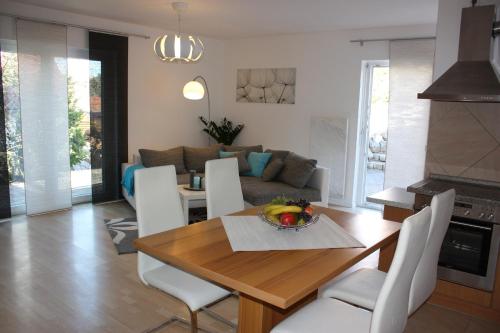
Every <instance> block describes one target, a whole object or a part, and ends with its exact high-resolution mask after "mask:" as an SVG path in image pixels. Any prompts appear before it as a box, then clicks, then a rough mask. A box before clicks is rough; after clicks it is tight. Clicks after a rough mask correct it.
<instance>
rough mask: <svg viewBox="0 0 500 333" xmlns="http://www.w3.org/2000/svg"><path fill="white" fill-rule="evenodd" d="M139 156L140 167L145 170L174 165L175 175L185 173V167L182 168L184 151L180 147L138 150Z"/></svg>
mask: <svg viewBox="0 0 500 333" xmlns="http://www.w3.org/2000/svg"><path fill="white" fill-rule="evenodd" d="M139 154H140V155H141V161H142V165H144V166H145V167H146V168H151V167H156V166H162V165H174V166H175V172H176V173H178V174H180V173H185V172H186V167H185V166H184V149H183V148H182V147H176V148H172V149H168V150H151V149H139Z"/></svg>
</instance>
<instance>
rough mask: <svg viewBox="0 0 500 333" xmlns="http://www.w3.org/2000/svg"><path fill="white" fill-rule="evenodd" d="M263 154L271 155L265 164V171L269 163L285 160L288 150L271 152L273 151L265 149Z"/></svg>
mask: <svg viewBox="0 0 500 333" xmlns="http://www.w3.org/2000/svg"><path fill="white" fill-rule="evenodd" d="M265 153H271V154H272V155H271V159H270V160H269V162H268V163H267V166H266V169H267V168H269V166H270V165H271V163H273V162H274V161H275V160H281V161H285V158H286V157H287V156H288V154H289V153H290V152H289V151H288V150H273V149H266V151H265ZM266 169H264V172H266Z"/></svg>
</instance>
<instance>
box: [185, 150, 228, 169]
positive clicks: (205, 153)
mask: <svg viewBox="0 0 500 333" xmlns="http://www.w3.org/2000/svg"><path fill="white" fill-rule="evenodd" d="M221 147H222V145H219V144H216V145H212V146H210V147H204V148H194V147H184V162H185V165H186V169H187V171H190V170H196V171H197V172H204V171H205V162H206V161H209V160H215V159H218V158H219V151H220V150H221Z"/></svg>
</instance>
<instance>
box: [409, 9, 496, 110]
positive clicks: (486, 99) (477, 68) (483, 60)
mask: <svg viewBox="0 0 500 333" xmlns="http://www.w3.org/2000/svg"><path fill="white" fill-rule="evenodd" d="M499 23H500V22H495V6H480V7H469V8H464V9H462V22H461V24H460V43H459V48H458V61H457V62H456V63H455V64H454V65H453V66H451V67H450V69H448V70H447V71H446V72H445V73H444V74H443V75H442V76H441V77H439V78H438V79H437V80H436V81H434V83H433V84H432V85H431V86H430V87H429V88H427V90H425V91H424V92H423V93H420V94H418V98H420V99H432V100H437V101H446V102H476V103H477V102H483V103H500V82H499V79H498V76H497V74H496V73H495V70H494V69H493V66H492V65H491V63H490V55H491V54H490V53H491V46H492V38H494V37H496V35H499V34H500V24H499Z"/></svg>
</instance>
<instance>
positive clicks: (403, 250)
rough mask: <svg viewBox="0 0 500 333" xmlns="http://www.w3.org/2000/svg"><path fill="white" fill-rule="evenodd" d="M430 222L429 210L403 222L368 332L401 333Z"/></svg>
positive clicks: (424, 210) (404, 324)
mask: <svg viewBox="0 0 500 333" xmlns="http://www.w3.org/2000/svg"><path fill="white" fill-rule="evenodd" d="M430 222H431V208H430V207H426V208H424V209H422V210H421V211H420V212H418V213H417V214H415V215H412V216H410V217H408V218H407V219H406V220H405V221H404V222H403V225H402V227H401V231H400V233H399V239H398V245H397V248H396V252H395V253H394V258H393V260H392V264H391V268H390V269H389V272H387V276H386V278H385V281H384V285H383V286H382V289H381V290H380V293H379V296H378V298H377V302H376V303H375V308H374V309H373V315H372V321H371V327H370V333H401V332H403V330H404V328H405V326H406V321H407V319H408V299H409V295H410V285H411V281H412V278H413V275H414V273H415V269H416V268H417V264H418V262H419V260H420V258H421V256H422V253H423V251H424V247H425V243H426V240H427V235H428V234H429V225H430Z"/></svg>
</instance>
